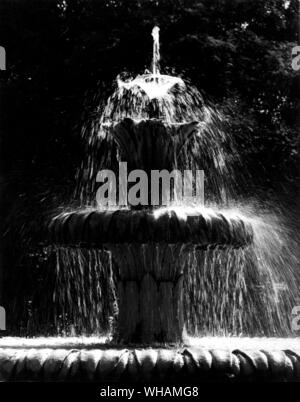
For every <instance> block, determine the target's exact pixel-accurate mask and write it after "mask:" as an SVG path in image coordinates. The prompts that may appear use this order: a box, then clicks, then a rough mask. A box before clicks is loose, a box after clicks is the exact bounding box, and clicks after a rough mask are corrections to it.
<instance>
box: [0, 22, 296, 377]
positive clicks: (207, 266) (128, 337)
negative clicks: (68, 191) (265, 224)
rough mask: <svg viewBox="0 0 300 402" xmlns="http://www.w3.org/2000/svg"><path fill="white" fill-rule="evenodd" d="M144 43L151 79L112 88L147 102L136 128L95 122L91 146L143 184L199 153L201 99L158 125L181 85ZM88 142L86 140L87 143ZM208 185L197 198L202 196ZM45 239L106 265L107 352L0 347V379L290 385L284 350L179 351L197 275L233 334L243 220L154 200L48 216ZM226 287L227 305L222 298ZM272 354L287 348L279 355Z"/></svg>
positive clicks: (40, 343)
mask: <svg viewBox="0 0 300 402" xmlns="http://www.w3.org/2000/svg"><path fill="white" fill-rule="evenodd" d="M152 36H153V43H154V44H153V63H152V73H151V74H144V75H141V76H138V77H137V78H135V79H133V80H131V81H130V82H123V81H121V80H120V79H119V80H118V87H119V91H121V93H122V94H124V91H127V92H129V93H137V92H142V93H143V97H147V102H148V104H147V105H148V107H149V105H151V107H150V108H149V109H148V115H149V117H148V118H145V115H144V114H143V113H142V115H141V118H140V119H136V118H135V117H136V115H134V116H133V117H128V116H124V115H122V113H120V114H119V119H116V120H115V121H114V120H111V119H109V118H108V114H107V113H106V115H105V113H104V115H105V116H104V117H105V119H103V120H102V121H101V131H100V132H99V133H98V135H97V141H98V139H99V138H101V140H102V141H103V140H104V139H105V141H106V142H107V143H114V144H115V145H116V148H117V152H118V157H119V159H120V160H121V161H122V162H126V163H127V165H128V169H129V170H134V169H143V171H144V172H146V174H148V175H150V172H151V171H152V170H159V171H161V170H163V169H167V170H168V171H172V170H173V169H181V170H182V169H184V168H185V167H188V166H189V164H188V163H187V155H188V154H189V152H190V150H191V149H192V148H193V147H194V148H195V149H196V150H197V149H199V144H202V143H203V136H204V130H203V126H204V121H205V115H206V114H205V110H204V106H203V104H202V101H201V102H198V106H199V107H200V109H201V110H200V112H199V113H200V115H201V116H203V120H201V121H200V120H197V119H192V120H190V121H187V120H186V119H184V118H183V119H182V121H178V120H177V121H174V119H170V116H171V114H172V113H171V114H170V113H169V114H167V117H168V118H166V115H165V116H162V115H161V108H160V107H161V104H162V103H161V102H163V103H164V102H165V101H166V100H167V102H169V101H170V97H172V96H173V97H174V93H173V92H174V91H175V93H176V88H177V89H178V91H179V92H180V93H182V91H185V90H186V87H185V83H184V81H183V80H182V79H181V78H177V77H171V76H167V75H161V74H160V70H159V60H160V53H159V29H158V28H157V27H155V28H154V29H153V32H152ZM118 93H120V92H118ZM118 96H120V95H118ZM135 105H137V104H136V103H135ZM144 106H145V105H144ZM110 111H111V110H110ZM134 113H136V110H135V112H134ZM194 117H195V116H194ZM104 120H105V121H104ZM175 120H176V119H175ZM94 141H95V139H90V143H91V144H94ZM208 143H209V141H208ZM197 144H198V147H197ZM212 152H215V150H213V151H212ZM93 170H94V171H95V169H93ZM210 187H211V186H208V193H209V194H213V188H210ZM150 197H151V194H150V192H149V198H150ZM218 197H219V194H217V195H216V198H217V199H218ZM47 232H48V242H49V243H50V244H53V245H54V246H55V247H58V248H66V249H71V250H72V249H87V250H89V249H91V250H94V251H95V253H100V252H103V250H106V251H107V252H109V255H111V257H112V264H111V267H112V268H111V270H110V273H109V275H110V276H111V277H113V278H114V282H115V284H116V293H117V296H116V297H117V301H118V313H117V317H116V319H115V322H114V325H113V332H112V334H111V343H110V344H109V343H108V344H107V343H106V344H105V343H103V342H101V341H100V340H99V338H96V339H95V338H90V339H88V340H87V339H85V340H82V339H81V338H75V339H74V338H70V339H68V340H56V341H55V342H54V344H53V345H52V344H51V340H49V339H48V340H47V338H45V339H44V340H43V339H42V340H41V339H39V340H36V341H34V340H32V341H30V340H29V341H26V342H23V343H21V344H18V346H17V347H16V346H15V345H12V343H11V341H7V344H5V340H4V341H2V344H1V343H0V346H1V347H2V349H1V350H0V362H2V365H0V375H1V377H2V378H3V379H8V380H10V379H34V380H92V381H97V380H107V379H110V380H111V379H114V380H117V379H119V378H122V379H124V378H127V379H128V378H129V379H135V380H164V379H168V380H176V379H178V378H179V377H180V378H181V379H189V380H197V381H198V380H199V379H211V380H212V379H215V380H216V379H223V380H224V379H233V378H236V379H239V378H244V377H247V378H250V379H257V378H260V379H261V378H264V379H273V378H277V379H278V378H284V379H292V380H295V379H300V355H299V351H300V347H299V346H298V344H297V342H296V341H295V342H294V343H293V342H292V341H288V340H281V341H277V342H276V341H275V340H273V341H271V342H264V340H261V341H257V340H256V342H254V341H253V340H251V339H250V338H248V339H247V338H245V339H244V343H243V338H234V337H233V338H232V340H231V341H230V344H228V338H223V341H222V338H216V340H215V342H216V343H214V338H209V339H207V338H200V339H196V338H195V339H194V340H190V341H189V343H190V345H189V346H188V347H185V346H183V345H184V344H185V343H186V339H187V338H186V335H185V332H186V331H185V325H186V321H187V319H188V318H189V319H190V320H191V317H190V316H189V317H187V314H186V311H185V310H186V292H189V291H191V288H190V283H191V282H193V286H194V288H195V287H196V288H197V286H199V283H200V282H201V281H203V280H205V279H206V278H208V277H209V276H212V281H214V280H215V281H220V278H217V276H216V277H215V279H214V275H217V273H215V272H214V271H216V272H218V273H220V275H222V274H223V275H224V286H227V287H226V300H225V299H224V297H223V295H222V294H221V295H215V297H216V298H218V297H220V301H218V300H217V301H214V303H217V304H218V303H219V304H221V309H220V315H221V316H222V317H225V318H223V319H224V325H225V323H226V325H228V326H230V325H233V328H234V329H235V328H236V327H235V325H236V324H235V322H236V321H237V322H239V324H238V325H237V327H239V325H240V327H242V324H241V321H242V319H241V314H242V312H241V311H242V308H243V306H242V302H243V300H244V299H245V298H247V296H245V294H244V293H243V292H244V290H245V285H244V278H243V272H244V270H245V265H246V263H247V261H248V260H247V258H254V257H253V254H252V253H251V248H252V246H253V242H254V236H255V225H253V221H252V220H251V219H250V218H248V217H246V216H243V215H242V214H240V213H239V212H232V211H228V210H226V209H224V210H219V209H213V208H208V207H205V206H204V205H184V204H183V205H182V204H180V203H178V202H176V200H174V202H173V203H170V205H164V204H163V203H162V199H160V198H159V202H158V203H157V205H156V206H147V205H140V204H139V205H127V206H123V207H121V206H120V207H116V208H109V207H103V208H101V206H100V207H99V206H97V207H96V206H89V207H88V208H79V209H74V210H72V211H67V212H62V213H60V214H58V215H56V216H55V217H53V219H52V220H51V222H50V223H49V225H47ZM249 256H250V257H249ZM253 269H255V268H253ZM190 278H196V280H194V279H190ZM201 283H202V282H201ZM231 285H232V286H233V288H232V297H230V296H228V293H229V286H231ZM206 286H208V285H207V284H206ZM212 286H213V285H212ZM224 289H225V288H224ZM202 290H203V287H202ZM204 291H205V292H206V290H205V289H204ZM208 291H209V290H207V292H208ZM224 292H225V291H224ZM196 303H197V301H196ZM211 303H213V301H212V300H211ZM224 306H225V307H224ZM226 306H227V307H226ZM228 306H231V307H232V310H233V311H234V312H233V314H232V315H230V314H229V317H227V316H226V314H225V313H224V309H225V310H226V308H227V309H228ZM207 311H209V306H207ZM195 315H196V313H195ZM192 320H193V319H192ZM229 322H230V324H229ZM218 339H219V343H218ZM245 340H246V341H247V343H245ZM210 342H211V343H212V344H211V343H210ZM220 342H223V344H220ZM226 342H227V344H226ZM123 345H126V346H127V347H129V349H128V348H126V349H124V346H123ZM282 345H284V346H283V347H284V348H285V349H288V350H287V351H283V350H282Z"/></svg>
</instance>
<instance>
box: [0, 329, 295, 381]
mask: <svg viewBox="0 0 300 402" xmlns="http://www.w3.org/2000/svg"><path fill="white" fill-rule="evenodd" d="M191 343H192V344H191V345H189V346H184V347H178V348H159V349H158V348H155V347H154V348H141V347H136V348H126V349H125V348H120V347H113V346H112V345H108V344H105V343H104V342H103V340H102V341H101V339H95V338H70V339H68V338H41V339H40V338H36V339H22V338H2V339H0V380H1V381H39V382H41V381H43V382H45V381H69V382H70V381H71V382H74V381H76V382H77V381H90V382H98V383H103V382H104V383H106V382H108V381H109V382H112V383H113V382H115V383H117V382H125V381H131V382H154V383H158V382H163V381H168V383H172V382H174V383H175V382H176V384H182V383H185V382H186V383H187V382H189V383H190V384H191V383H195V384H197V383H200V382H203V381H230V382H233V381H245V380H246V381H300V347H299V345H300V342H299V338H291V339H288V338H285V339H283V338H281V339H280V338H225V337H224V338H218V337H214V338H203V339H201V338H199V339H196V338H194V339H193V338H192V339H191Z"/></svg>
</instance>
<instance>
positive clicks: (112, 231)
mask: <svg viewBox="0 0 300 402" xmlns="http://www.w3.org/2000/svg"><path fill="white" fill-rule="evenodd" d="M48 230H49V233H50V241H51V242H52V243H54V244H61V245H73V246H77V245H81V246H90V247H92V246H96V247H97V246H98V247H99V246H101V245H105V244H109V243H112V244H120V243H121V244H122V243H139V244H145V243H167V244H176V243H182V244H189V243H190V244H193V245H198V246H200V247H203V248H207V247H218V246H221V247H222V246H223V247H237V248H238V247H243V246H246V245H247V244H250V243H251V242H252V239H253V230H252V226H251V225H250V223H249V222H247V221H245V220H244V219H242V218H241V217H239V216H233V215H232V214H231V215H229V214H228V215H227V214H226V213H223V212H222V213H221V212H214V211H211V210H206V209H205V208H204V209H202V210H201V209H197V208H189V209H184V208H182V209H180V208H178V209H176V208H160V209H156V210H150V209H143V210H128V209H119V210H78V211H74V212H67V213H62V214H60V215H58V216H56V217H55V218H53V220H52V221H51V223H50V225H49V228H48Z"/></svg>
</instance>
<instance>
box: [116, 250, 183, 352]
mask: <svg viewBox="0 0 300 402" xmlns="http://www.w3.org/2000/svg"><path fill="white" fill-rule="evenodd" d="M184 249H185V247H184V246H183V245H167V244H166V245H160V246H158V245H156V244H144V245H140V244H139V245H137V244H124V245H119V246H116V245H114V246H112V251H113V256H114V259H115V263H116V270H115V274H116V279H117V291H118V306H119V314H118V319H117V325H116V330H115V340H116V341H117V342H121V343H122V342H126V343H149V344H150V343H155V342H168V343H170V342H171V343H174V342H180V341H182V332H183V326H184V318H183V270H184V265H185V264H184V254H185V253H184Z"/></svg>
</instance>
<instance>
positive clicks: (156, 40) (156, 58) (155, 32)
mask: <svg viewBox="0 0 300 402" xmlns="http://www.w3.org/2000/svg"><path fill="white" fill-rule="evenodd" d="M152 37H153V59H152V72H153V75H154V76H156V75H159V61H160V51H159V27H157V26H155V27H154V28H153V29H152Z"/></svg>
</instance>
